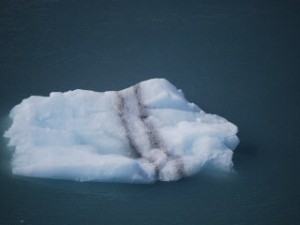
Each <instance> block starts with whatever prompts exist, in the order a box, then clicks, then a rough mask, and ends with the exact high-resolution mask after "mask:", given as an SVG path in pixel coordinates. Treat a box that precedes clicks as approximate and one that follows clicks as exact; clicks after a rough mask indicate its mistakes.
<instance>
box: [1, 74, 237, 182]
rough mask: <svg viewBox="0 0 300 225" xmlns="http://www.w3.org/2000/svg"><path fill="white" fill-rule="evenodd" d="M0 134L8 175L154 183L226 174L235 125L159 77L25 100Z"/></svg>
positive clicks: (235, 144)
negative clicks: (9, 150) (218, 171)
mask: <svg viewBox="0 0 300 225" xmlns="http://www.w3.org/2000/svg"><path fill="white" fill-rule="evenodd" d="M10 117H11V119H12V125H11V127H10V128H9V129H8V130H7V131H6V132H5V134H4V136H5V137H7V138H9V145H10V146H14V147H15V148H14V149H15V151H14V154H13V159H12V171H13V174H16V175H21V176H31V177H43V178H60V179H71V180H77V181H118V182H146V183H150V182H155V181H157V180H162V181H172V180H178V179H180V178H181V177H183V176H190V175H192V174H195V173H197V172H198V171H200V170H201V168H202V167H203V166H204V165H210V166H215V167H218V168H224V169H228V168H231V167H232V154H233V150H234V149H235V147H236V146H237V144H238V142H239V140H238V138H237V136H236V133H237V131H238V129H237V127H236V126H235V125H234V124H232V123H230V122H228V121H227V120H226V119H224V118H222V117H220V116H217V115H213V114H208V113H205V112H204V111H203V110H201V109H200V108H199V107H198V106H196V105H195V104H193V103H190V102H188V101H187V100H186V99H185V98H184V95H183V92H182V91H181V90H177V89H176V88H175V87H174V86H173V85H172V84H171V83H169V82H168V81H167V80H165V79H152V80H147V81H144V82H141V83H139V84H136V85H134V86H132V87H129V88H127V89H124V90H122V91H108V92H103V93H99V92H94V91H87V90H74V91H68V92H64V93H61V92H53V93H51V94H50V96H49V97H41V96H31V97H29V98H27V99H24V100H23V101H22V102H21V103H20V104H18V105H16V106H15V107H14V108H13V109H12V110H11V112H10Z"/></svg>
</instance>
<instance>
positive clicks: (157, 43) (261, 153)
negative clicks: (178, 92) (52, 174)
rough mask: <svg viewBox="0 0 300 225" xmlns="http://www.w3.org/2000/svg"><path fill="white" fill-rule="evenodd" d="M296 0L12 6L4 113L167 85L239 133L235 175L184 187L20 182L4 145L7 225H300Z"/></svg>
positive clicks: (7, 12)
mask: <svg viewBox="0 0 300 225" xmlns="http://www.w3.org/2000/svg"><path fill="white" fill-rule="evenodd" d="M299 10H300V7H299V4H297V3H296V1H275V0H273V1H248V2H246V1H240V0H236V1H231V0H229V1H225V0H224V1H215V0H213V1H188V3H184V1H150V0H149V1H142V0H140V1H136V2H133V1H130V2H129V1H96V0H95V1H81V2H79V1H77V2H74V1H59V0H57V1H55V0H44V1H43V0H37V1H29V0H28V1H13V0H11V1H1V3H0V74H1V81H0V95H1V96H2V98H1V103H0V106H1V107H0V118H1V122H0V123H1V124H0V125H1V127H0V128H1V133H3V131H4V130H5V129H7V128H8V126H9V121H8V119H7V115H8V113H9V110H10V109H11V108H12V107H13V106H14V105H15V104H17V103H19V102H20V101H21V100H22V99H23V98H26V97H29V96H30V95H48V94H49V93H50V92H51V91H67V90H73V89H77V88H81V89H89V90H95V91H105V90H119V89H122V88H125V87H127V86H129V85H132V84H134V83H136V82H139V81H142V80H145V79H148V78H153V77H165V78H167V79H168V80H169V81H171V82H172V83H173V84H175V85H176V86H177V87H178V88H181V89H182V90H183V91H184V92H185V95H186V97H187V98H188V99H189V100H190V101H192V102H195V103H196V104H197V105H199V106H200V107H201V108H202V109H204V110H205V111H207V112H211V113H217V114H220V115H221V116H224V117H225V118H227V119H228V120H230V121H232V122H233V123H235V124H237V125H238V127H239V129H240V132H239V137H240V139H241V144H240V145H239V147H238V149H237V150H236V152H235V155H234V164H235V166H234V168H235V170H236V173H235V174H222V173H221V174H219V173H218V174H210V173H209V172H208V171H207V172H205V173H200V174H198V175H195V176H193V177H190V178H187V179H184V180H181V181H178V182H172V183H162V182H160V183H156V184H153V185H129V184H117V183H77V182H71V181H62V180H47V179H32V178H21V177H15V176H12V175H11V173H10V169H9V163H10V158H11V154H10V151H8V149H7V148H6V147H5V146H6V143H7V140H5V139H4V138H1V143H0V144H1V145H0V147H1V151H0V163H1V170H0V171H1V172H0V225H13V224H26V225H27V224H28V225H44V224H45V225H81V224H84V225H94V224H103V225H114V224H123V225H125V224H128V225H129V224H130V225H132V224H149V225H150V224H151V225H152V224H155V225H158V224H164V225H165V224H172V225H173V224H174V225H175V224H176V225H177V224H178V225H182V224H187V225H192V224H197V225H198V224H200V225H202V224H203V225H216V224H226V225H250V224H256V225H258V224H264V225H266V224H269V225H277V224H278V225H281V224H285V225H292V224H294V225H298V224H300V194H299V190H300V179H299V171H300V138H299V128H300V119H299V115H300V104H299V103H300V99H299V90H300V89H299V86H300V85H299V82H300V63H299V62H300V31H299V27H300V16H299V15H300V14H299Z"/></svg>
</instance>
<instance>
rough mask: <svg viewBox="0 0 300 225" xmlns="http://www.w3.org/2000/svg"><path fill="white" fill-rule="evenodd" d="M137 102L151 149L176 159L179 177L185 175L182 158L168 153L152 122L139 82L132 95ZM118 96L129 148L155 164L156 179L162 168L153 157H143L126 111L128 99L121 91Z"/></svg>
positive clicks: (133, 154) (120, 114)
mask: <svg viewBox="0 0 300 225" xmlns="http://www.w3.org/2000/svg"><path fill="white" fill-rule="evenodd" d="M132 97H133V98H134V99H135V101H132V102H136V104H137V109H138V114H137V115H136V117H137V119H139V120H140V121H141V123H142V124H143V127H144V131H145V134H146V135H147V139H148V141H149V148H150V149H149V150H151V149H159V150H160V151H162V152H163V153H164V154H166V156H167V161H169V160H174V159H175V160H176V165H175V168H176V170H177V175H178V178H181V177H183V176H185V170H184V164H183V162H182V159H181V158H180V157H179V156H172V155H170V154H169V153H168V150H167V148H166V146H165V145H164V143H163V140H162V139H161V137H160V136H159V132H158V131H157V130H156V129H155V126H154V125H153V124H152V123H151V121H150V120H149V112H148V110H147V107H146V106H145V104H144V103H143V100H142V99H143V98H142V93H141V87H140V85H139V84H136V85H135V86H134V87H133V96H132ZM116 98H117V111H118V112H117V113H118V116H119V118H120V121H121V124H122V126H123V127H124V130H125V134H126V139H127V142H128V145H129V148H130V149H131V151H132V156H133V157H135V158H143V159H146V160H147V161H148V162H149V163H152V164H153V165H154V166H155V177H156V179H157V178H158V177H159V173H160V170H161V166H159V165H155V162H153V161H152V160H151V159H147V158H146V157H143V155H142V152H141V150H140V148H139V146H138V144H137V143H136V141H135V137H134V135H133V132H134V131H133V130H132V127H130V124H129V123H130V121H129V119H128V115H126V114H127V113H128V112H126V111H127V110H126V101H125V97H124V96H123V94H122V93H121V92H116Z"/></svg>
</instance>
